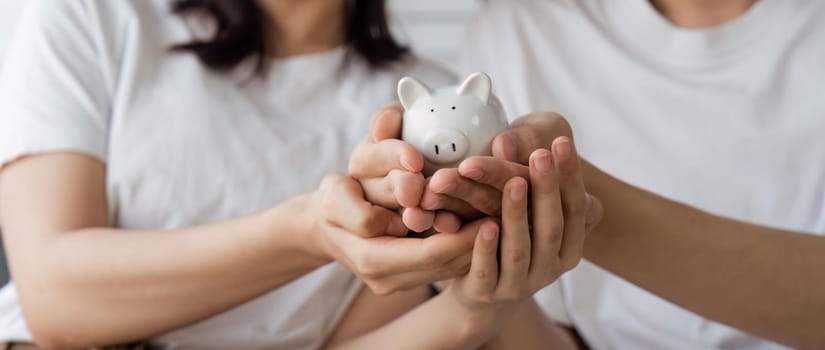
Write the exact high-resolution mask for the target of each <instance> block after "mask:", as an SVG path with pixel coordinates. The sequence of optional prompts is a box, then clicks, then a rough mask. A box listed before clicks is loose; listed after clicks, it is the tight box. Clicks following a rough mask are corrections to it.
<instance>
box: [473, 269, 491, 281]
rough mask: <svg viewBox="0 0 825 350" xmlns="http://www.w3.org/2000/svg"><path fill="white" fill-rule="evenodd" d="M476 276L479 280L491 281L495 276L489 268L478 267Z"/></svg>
mask: <svg viewBox="0 0 825 350" xmlns="http://www.w3.org/2000/svg"><path fill="white" fill-rule="evenodd" d="M475 278H476V279H478V280H479V281H489V280H491V279H492V278H493V273H492V271H490V270H488V269H478V271H476V272H475Z"/></svg>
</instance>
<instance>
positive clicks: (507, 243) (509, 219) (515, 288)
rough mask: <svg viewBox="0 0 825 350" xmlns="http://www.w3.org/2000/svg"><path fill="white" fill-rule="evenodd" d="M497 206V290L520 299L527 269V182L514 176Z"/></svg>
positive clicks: (528, 259)
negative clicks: (499, 241)
mask: <svg viewBox="0 0 825 350" xmlns="http://www.w3.org/2000/svg"><path fill="white" fill-rule="evenodd" d="M501 202H502V205H501V213H502V215H501V263H500V268H501V272H500V275H499V282H498V287H497V290H499V291H501V292H502V293H504V294H505V295H508V296H511V297H520V296H521V292H522V289H521V288H522V286H524V285H525V283H526V282H527V272H528V271H529V268H530V253H531V247H530V246H531V242H530V231H529V228H528V225H527V217H528V215H527V181H526V180H524V179H523V178H520V177H514V178H512V179H511V180H510V181H508V182H507V184H506V185H505V186H504V194H503V195H502V200H501Z"/></svg>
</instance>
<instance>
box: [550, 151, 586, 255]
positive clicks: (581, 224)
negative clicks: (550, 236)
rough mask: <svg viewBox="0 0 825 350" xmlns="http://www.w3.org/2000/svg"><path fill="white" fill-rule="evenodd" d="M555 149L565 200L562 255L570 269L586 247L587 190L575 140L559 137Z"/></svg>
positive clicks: (554, 155) (563, 205)
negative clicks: (574, 143)
mask: <svg viewBox="0 0 825 350" xmlns="http://www.w3.org/2000/svg"><path fill="white" fill-rule="evenodd" d="M552 151H553V159H554V160H555V162H554V163H555V165H556V170H557V171H558V172H559V174H560V176H561V178H560V180H561V182H560V184H561V203H562V208H563V210H564V234H563V238H562V245H561V250H560V251H559V256H560V257H561V262H562V266H563V268H564V269H565V270H569V269H572V268H573V267H575V266H576V265H577V264H578V262H579V260H580V259H581V256H582V250H583V249H584V239H585V237H586V232H587V231H586V230H585V224H586V221H587V218H586V215H587V194H586V192H585V188H584V180H583V179H582V174H581V168H580V166H579V157H578V156H577V155H576V150H575V147H574V146H573V142H572V140H571V139H570V138H568V137H559V138H558V139H556V140H555V141H554V142H553V145H552Z"/></svg>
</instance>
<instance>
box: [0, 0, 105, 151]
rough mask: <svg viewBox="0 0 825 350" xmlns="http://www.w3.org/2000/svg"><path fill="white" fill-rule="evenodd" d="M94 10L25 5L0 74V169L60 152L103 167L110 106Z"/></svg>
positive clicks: (50, 2)
mask: <svg viewBox="0 0 825 350" xmlns="http://www.w3.org/2000/svg"><path fill="white" fill-rule="evenodd" d="M89 6H91V3H90V2H86V1H79V0H73V1H65V0H30V1H28V4H27V5H26V7H25V9H24V10H23V12H22V14H21V17H20V19H19V22H18V25H17V28H16V29H15V32H14V34H13V36H12V40H11V42H10V44H9V46H8V50H7V55H6V59H5V62H2V67H0V166H3V165H6V164H7V163H9V162H11V161H13V160H15V159H17V158H20V157H22V156H25V155H30V154H37V153H47V152H60V151H74V152H81V153H85V154H88V155H91V156H94V157H96V158H99V159H101V160H103V161H105V159H106V147H107V135H108V131H107V130H108V123H109V122H108V114H109V113H108V110H109V104H110V103H109V100H110V99H109V94H108V93H107V91H108V89H107V88H106V84H105V83H104V81H103V80H104V79H103V74H102V73H101V64H100V62H98V61H99V59H98V57H99V56H100V55H99V53H98V51H99V50H98V49H97V47H99V45H97V44H96V43H95V38H96V37H99V35H94V34H93V32H92V31H91V30H90V29H89V28H88V26H89V25H90V23H94V22H95V21H93V20H92V19H91V18H90V16H91V13H93V12H94V11H91V10H90V8H89Z"/></svg>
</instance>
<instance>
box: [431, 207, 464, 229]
mask: <svg viewBox="0 0 825 350" xmlns="http://www.w3.org/2000/svg"><path fill="white" fill-rule="evenodd" d="M460 228H461V218H460V217H459V216H458V215H456V214H455V213H452V212H449V211H446V210H439V211H436V212H435V219H433V229H435V230H436V231H437V232H456V231H458V230H459V229H460Z"/></svg>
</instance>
